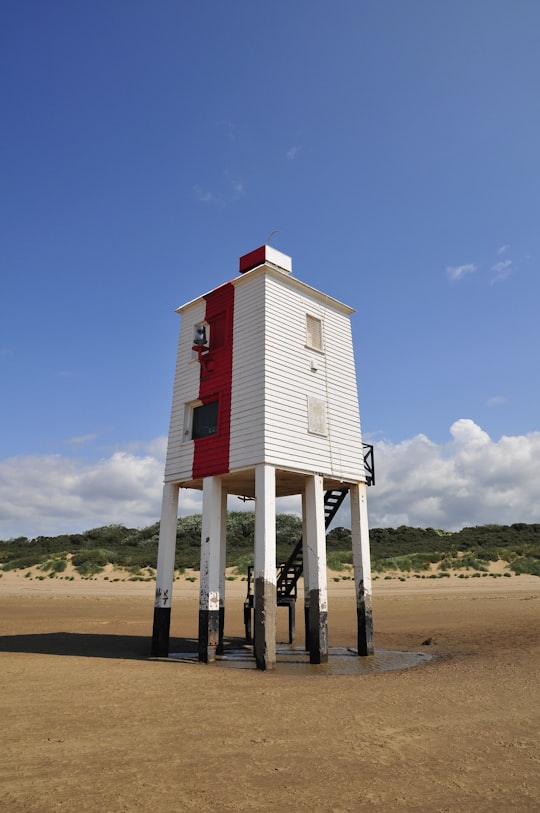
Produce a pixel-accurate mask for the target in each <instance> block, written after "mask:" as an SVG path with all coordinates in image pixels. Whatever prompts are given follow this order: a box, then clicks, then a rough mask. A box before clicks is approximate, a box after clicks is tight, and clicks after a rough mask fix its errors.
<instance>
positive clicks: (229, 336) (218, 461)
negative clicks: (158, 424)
mask: <svg viewBox="0 0 540 813" xmlns="http://www.w3.org/2000/svg"><path fill="white" fill-rule="evenodd" d="M204 298H205V300H206V312H205V321H206V322H207V323H208V325H209V327H210V341H209V350H208V353H206V354H205V357H204V362H203V363H201V379H200V384H199V399H200V400H201V401H202V402H203V404H207V403H211V402H212V401H216V400H217V401H218V424H217V431H216V433H215V434H213V435H208V436H207V437H203V438H196V439H195V441H194V444H195V448H194V454H193V478H194V479H196V478H199V477H211V476H213V475H220V474H227V472H228V471H229V447H230V438H231V390H232V354H233V319H234V286H233V285H232V284H231V283H230V282H228V283H226V284H225V285H221V286H220V287H219V288H216V290H215V291H212V292H211V293H209V294H207V295H206V296H205V297H204Z"/></svg>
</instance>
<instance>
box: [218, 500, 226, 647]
mask: <svg viewBox="0 0 540 813" xmlns="http://www.w3.org/2000/svg"><path fill="white" fill-rule="evenodd" d="M226 568H227V492H226V491H225V489H222V491H221V535H220V540H219V635H218V646H217V650H216V653H217V654H218V655H223V635H224V631H225V571H226Z"/></svg>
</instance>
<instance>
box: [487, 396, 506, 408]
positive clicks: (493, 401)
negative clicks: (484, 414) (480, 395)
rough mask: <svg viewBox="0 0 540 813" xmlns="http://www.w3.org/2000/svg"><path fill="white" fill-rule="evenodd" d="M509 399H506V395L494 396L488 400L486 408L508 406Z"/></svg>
mask: <svg viewBox="0 0 540 813" xmlns="http://www.w3.org/2000/svg"><path fill="white" fill-rule="evenodd" d="M507 401H508V398H505V397H504V395H493V396H492V397H491V398H488V399H487V401H486V406H488V407H496V406H500V405H501V404H506V403H507Z"/></svg>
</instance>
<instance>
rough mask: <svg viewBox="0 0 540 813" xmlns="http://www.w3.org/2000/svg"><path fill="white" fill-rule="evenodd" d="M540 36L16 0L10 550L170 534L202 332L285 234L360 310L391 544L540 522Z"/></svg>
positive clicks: (350, 14)
mask: <svg viewBox="0 0 540 813" xmlns="http://www.w3.org/2000/svg"><path fill="white" fill-rule="evenodd" d="M539 26H540V5H539V4H538V3H537V2H536V0H517V1H516V0H513V2H504V1H503V0H475V2H473V3H471V2H462V1H461V0H456V1H455V2H452V3H443V2H427V0H422V2H419V1H418V0H410V2H407V3H404V2H398V0H393V1H392V0H380V1H379V2H364V1H363V0H354V2H353V1H352V0H351V1H350V2H349V0H337V1H336V2H334V3H329V2H321V0H310V1H309V2H308V0H298V1H297V2H294V0H289V2H281V0H277V2H274V3H273V4H272V5H271V6H269V5H268V4H263V3H257V2H253V0H251V2H247V0H246V1H244V0H231V2H229V3H222V2H217V0H213V1H212V2H209V1H208V0H207V1H206V2H205V1H204V0H202V2H198V3H192V2H181V1H180V0H177V2H170V1H169V0H160V1H159V2H155V3H150V2H139V1H138V0H129V2H128V0H116V2H112V3H111V2H101V0H93V1H92V2H83V0H81V1H80V2H73V1H72V0H69V1H68V0H49V2H47V3H43V2H40V1H38V0H5V2H4V3H2V6H1V9H0V75H1V93H2V113H3V116H2V118H3V126H2V130H1V133H0V139H1V151H0V155H1V157H0V160H1V163H2V168H1V178H2V182H1V189H0V207H1V222H2V236H1V238H0V264H1V296H0V315H1V319H0V373H1V381H2V399H1V402H0V418H1V427H2V429H1V445H0V538H9V537H11V536H17V535H19V534H22V535H28V536H34V535H37V534H40V533H43V534H47V533H59V532H61V531H70V530H71V531H77V530H82V529H84V528H88V527H94V526H96V525H103V524H108V523H109V522H122V523H125V524H127V525H133V526H141V525H145V524H149V523H150V522H153V521H155V520H156V519H157V518H158V516H159V503H160V494H161V478H162V471H163V454H164V446H165V440H164V439H165V437H166V434H167V430H168V420H169V411H170V399H171V391H172V379H173V372H174V361H175V352H176V338H177V331H178V326H179V325H178V323H179V319H178V316H177V314H175V313H174V309H175V308H176V307H177V306H178V305H180V304H182V303H183V302H186V301H188V300H190V299H192V298H193V297H195V296H198V295H199V294H201V293H203V292H204V291H206V290H209V289H211V288H213V287H215V286H216V285H218V284H220V283H221V282H223V281H225V280H227V279H229V278H231V277H232V276H234V275H235V274H236V273H237V263H238V257H239V256H240V255H241V254H244V253H246V252H247V251H249V250H251V249H253V248H256V247H257V246H259V245H261V244H262V243H264V242H265V240H266V238H267V237H268V235H269V234H270V233H271V232H272V231H274V230H279V231H278V233H277V234H276V235H275V236H274V237H273V238H272V244H273V245H274V246H275V247H276V248H278V249H279V250H281V251H283V252H285V253H287V254H290V255H291V256H292V257H293V271H294V273H295V275H296V276H298V277H299V278H300V279H302V280H304V281H305V282H307V283H309V284H310V285H313V286H314V287H317V288H319V289H321V290H323V291H325V292H327V293H329V294H330V295H332V296H334V297H336V298H338V299H341V300H343V301H345V302H346V303H348V304H350V305H352V306H353V307H355V308H356V309H357V314H356V315H355V316H354V317H353V331H354V336H355V352H356V361H357V371H358V387H359V393H360V408H361V414H362V424H363V430H364V435H365V439H369V440H371V441H372V442H374V443H375V445H376V454H377V455H378V484H377V486H376V487H375V488H374V489H371V490H370V506H371V517H372V520H371V521H372V524H374V525H383V524H387V525H399V524H402V523H403V524H405V523H406V524H414V525H424V526H425V525H434V526H436V527H447V528H458V527H462V526H463V525H466V524H481V523H484V522H516V521H528V522H539V521H540V500H539V497H540V465H539V463H538V461H539V460H540V417H539V410H538V404H539V389H540V377H539V375H538V367H539V365H538V348H539V346H540V341H539V339H540V326H539V325H540V320H539V319H538V313H537V312H538V302H539V300H540V283H539V276H538V268H539V257H540V236H539V227H538V226H539V208H540V207H539V180H538V179H539V158H538V155H539V147H538V145H539V144H540V95H539V93H538V87H539V86H540V52H539V49H538V30H539ZM197 507H198V502H197V495H194V496H193V497H189V499H188V498H186V499H185V500H184V502H183V504H182V508H181V511H182V512H189V511H191V510H197ZM238 507H240V506H238ZM343 524H346V522H345V521H343Z"/></svg>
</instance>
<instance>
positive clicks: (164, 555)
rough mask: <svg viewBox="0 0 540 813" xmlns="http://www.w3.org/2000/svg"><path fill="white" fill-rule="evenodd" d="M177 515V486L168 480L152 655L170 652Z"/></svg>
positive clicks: (162, 507)
mask: <svg viewBox="0 0 540 813" xmlns="http://www.w3.org/2000/svg"><path fill="white" fill-rule="evenodd" d="M177 519H178V486H177V485H176V484H174V483H166V484H165V486H164V487H163V499H162V502H161V521H160V525H159V545H158V561H157V574H156V596H155V602H154V625H153V629H152V649H151V652H152V655H153V656H154V657H160V658H166V657H167V656H168V654H169V633H170V624H171V600H172V586H173V580H174V557H175V553H176V526H177Z"/></svg>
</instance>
